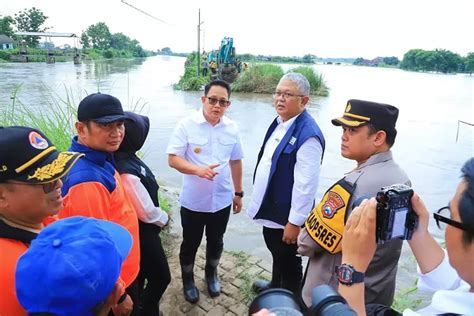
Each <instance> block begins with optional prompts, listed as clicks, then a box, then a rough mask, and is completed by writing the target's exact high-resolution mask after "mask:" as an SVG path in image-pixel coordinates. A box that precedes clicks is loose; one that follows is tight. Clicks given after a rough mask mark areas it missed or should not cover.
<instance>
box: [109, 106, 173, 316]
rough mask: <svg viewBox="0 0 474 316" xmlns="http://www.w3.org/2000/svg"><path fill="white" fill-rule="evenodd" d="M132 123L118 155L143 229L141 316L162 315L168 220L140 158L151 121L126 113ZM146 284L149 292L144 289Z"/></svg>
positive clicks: (167, 271) (151, 176) (167, 270)
mask: <svg viewBox="0 0 474 316" xmlns="http://www.w3.org/2000/svg"><path fill="white" fill-rule="evenodd" d="M125 115H127V117H128V118H130V120H128V121H125V128H126V130H127V133H126V134H125V138H124V139H123V142H122V144H121V145H120V148H119V150H118V151H116V152H115V161H116V162H117V170H118V172H119V173H120V175H121V178H122V182H123V185H124V188H125V191H126V192H127V194H128V196H129V197H130V201H131V202H132V204H133V206H134V207H135V210H136V212H137V216H138V219H139V228H140V253H141V260H140V273H139V275H138V281H139V287H140V290H142V289H143V291H142V293H141V294H140V297H141V300H140V301H141V302H140V315H141V316H158V315H160V308H159V303H160V299H161V296H162V295H163V293H164V292H165V290H166V288H167V287H168V284H169V283H170V282H171V273H170V268H169V265H168V260H167V259H166V254H165V251H164V249H163V246H162V244H161V239H160V232H161V229H162V228H163V227H164V226H166V225H168V223H169V220H170V218H169V216H168V214H167V213H166V212H165V211H163V210H162V209H161V208H160V202H159V199H158V189H159V185H158V183H157V182H156V177H155V175H154V174H153V172H152V171H151V169H150V168H149V167H148V166H147V165H146V164H145V163H144V162H143V161H142V160H141V159H140V158H138V156H137V154H136V153H137V151H138V150H140V148H142V146H143V144H144V143H145V140H146V138H147V135H148V132H149V130H150V120H149V119H148V117H146V116H143V115H139V114H135V113H132V112H125ZM145 280H146V288H144V285H145Z"/></svg>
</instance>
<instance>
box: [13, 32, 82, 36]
mask: <svg viewBox="0 0 474 316" xmlns="http://www.w3.org/2000/svg"><path fill="white" fill-rule="evenodd" d="M15 35H18V36H46V37H76V34H74V33H57V32H15Z"/></svg>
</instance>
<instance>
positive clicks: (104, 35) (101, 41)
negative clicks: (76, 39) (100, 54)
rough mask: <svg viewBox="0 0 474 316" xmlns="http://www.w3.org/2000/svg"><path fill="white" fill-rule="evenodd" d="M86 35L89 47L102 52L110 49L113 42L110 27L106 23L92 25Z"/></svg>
mask: <svg viewBox="0 0 474 316" xmlns="http://www.w3.org/2000/svg"><path fill="white" fill-rule="evenodd" d="M85 33H86V35H87V38H88V45H89V47H92V48H96V49H101V50H105V49H108V48H109V47H110V44H111V41H112V34H110V30H109V27H108V26H107V24H105V23H104V22H98V23H96V24H93V25H90V26H89V27H88V28H87V29H86V30H85ZM81 41H82V36H81ZM83 45H84V43H83Z"/></svg>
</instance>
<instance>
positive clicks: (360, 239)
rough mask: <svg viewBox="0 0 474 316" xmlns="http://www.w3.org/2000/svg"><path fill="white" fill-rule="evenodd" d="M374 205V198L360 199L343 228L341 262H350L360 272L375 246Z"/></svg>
mask: <svg viewBox="0 0 474 316" xmlns="http://www.w3.org/2000/svg"><path fill="white" fill-rule="evenodd" d="M376 206H377V202H376V201H375V198H372V199H370V200H364V201H362V203H361V204H360V205H359V206H358V207H356V208H354V210H353V211H352V213H351V215H350V216H349V218H348V219H347V223H346V227H345V229H344V237H343V238H342V262H343V263H349V264H351V265H352V266H353V267H354V268H355V269H356V270H357V271H360V272H365V271H366V270H367V267H368V266H369V263H370V261H371V260H372V258H373V257H374V254H375V249H376V247H377V245H376V243H375V226H376V214H377V212H376Z"/></svg>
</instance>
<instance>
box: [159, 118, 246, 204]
mask: <svg viewBox="0 0 474 316" xmlns="http://www.w3.org/2000/svg"><path fill="white" fill-rule="evenodd" d="M166 153H167V154H172V155H177V156H180V157H183V158H184V159H186V160H187V161H188V162H190V163H192V164H194V165H197V166H202V167H205V166H209V165H214V164H219V166H218V167H216V168H214V171H216V172H217V173H218V174H217V175H216V176H215V177H214V179H213V181H209V180H207V179H203V178H200V177H198V176H195V175H189V174H183V184H182V188H181V194H180V203H181V205H182V206H183V207H185V208H187V209H190V210H193V211H197V212H210V213H214V212H217V211H219V210H221V209H223V208H224V207H227V206H229V205H230V204H231V203H232V200H233V197H234V190H233V185H232V183H231V173H230V166H229V161H230V160H241V159H242V158H243V157H244V154H243V151H242V144H241V142H240V137H239V133H238V127H237V124H236V123H235V122H233V121H232V120H230V119H229V118H227V117H226V116H223V117H222V118H221V119H220V121H219V123H218V124H216V125H215V126H212V125H211V124H210V123H209V122H207V121H206V119H205V117H204V114H203V110H202V109H200V110H199V111H197V112H195V113H192V114H191V115H190V116H188V117H186V118H184V119H183V120H181V121H180V122H179V123H178V125H177V126H176V128H175V130H174V131H173V135H172V136H171V139H170V142H169V144H168V148H167V149H166Z"/></svg>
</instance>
